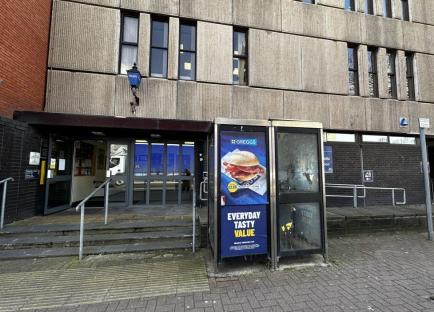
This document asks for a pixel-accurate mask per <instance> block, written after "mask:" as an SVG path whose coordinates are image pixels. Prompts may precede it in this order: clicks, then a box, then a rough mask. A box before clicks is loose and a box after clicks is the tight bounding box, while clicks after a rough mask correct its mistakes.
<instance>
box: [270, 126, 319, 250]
mask: <svg viewBox="0 0 434 312" xmlns="http://www.w3.org/2000/svg"><path fill="white" fill-rule="evenodd" d="M275 140H276V142H275V144H276V182H277V189H276V190H277V219H278V223H277V226H278V227H277V231H278V235H277V239H278V242H279V243H278V250H279V254H281V255H294V254H302V253H305V252H308V251H311V252H312V251H318V250H321V248H322V246H323V242H322V237H323V236H322V231H323V230H324V229H322V222H321V220H322V218H323V216H322V213H323V209H321V208H322V207H321V205H322V198H321V197H322V195H321V191H320V190H321V188H322V185H320V184H321V183H320V181H321V179H320V176H321V175H322V172H321V170H322V169H321V167H320V166H319V163H320V162H319V159H321V158H320V151H319V148H318V147H319V146H320V131H319V130H318V129H297V128H283V127H282V128H279V127H278V128H276V135H275Z"/></svg>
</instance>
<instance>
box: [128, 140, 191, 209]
mask: <svg viewBox="0 0 434 312" xmlns="http://www.w3.org/2000/svg"><path fill="white" fill-rule="evenodd" d="M194 155H195V146H194V143H193V142H182V143H180V142H150V141H147V140H136V141H135V142H134V160H133V162H134V167H133V182H132V203H131V204H132V205H134V206H149V205H163V206H165V205H178V206H180V205H182V204H190V203H191V201H192V200H193V187H194V186H193V177H194V162H195V161H194V160H195V157H194Z"/></svg>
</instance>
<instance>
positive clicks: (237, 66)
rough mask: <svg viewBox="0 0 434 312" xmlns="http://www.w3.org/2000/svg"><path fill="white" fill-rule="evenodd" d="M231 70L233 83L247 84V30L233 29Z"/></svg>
mask: <svg viewBox="0 0 434 312" xmlns="http://www.w3.org/2000/svg"><path fill="white" fill-rule="evenodd" d="M233 40H234V46H233V50H234V51H233V72H232V77H233V78H232V79H233V83H234V84H238V85H244V86H245V85H247V58H248V54H247V46H248V45H247V31H241V30H236V31H234V36H233Z"/></svg>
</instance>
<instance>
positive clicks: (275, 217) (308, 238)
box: [207, 118, 327, 271]
mask: <svg viewBox="0 0 434 312" xmlns="http://www.w3.org/2000/svg"><path fill="white" fill-rule="evenodd" d="M208 142H209V144H208V184H209V185H208V188H207V189H208V209H209V213H208V224H209V229H208V231H209V241H210V245H211V250H212V254H213V260H214V268H215V270H216V271H218V265H219V264H220V263H221V262H222V260H223V259H225V258H231V257H240V256H247V255H266V256H267V257H268V259H269V260H270V262H271V267H272V269H276V268H277V266H278V263H279V260H280V259H281V258H284V257H296V256H303V255H308V254H323V255H324V258H325V259H327V237H326V233H327V229H326V214H325V184H324V170H323V163H324V160H323V130H322V124H321V123H318V122H311V121H299V120H240V119H226V118H218V119H216V120H215V123H214V131H213V133H212V134H211V135H210V138H209V140H208ZM282 142H284V143H282ZM291 144H292V145H291ZM279 146H280V147H279ZM293 146H295V147H294V148H293ZM236 150H245V151H250V152H252V153H253V154H255V155H256V156H257V159H258V160H259V165H258V166H259V167H261V168H262V169H261V170H260V172H261V174H260V175H259V176H260V177H255V178H253V179H252V180H249V181H240V180H238V179H237V177H236V176H235V177H234V176H232V175H230V174H227V167H224V166H227V165H226V164H227V163H228V162H229V163H230V161H227V159H228V158H227V157H230V155H231V154H232V153H233V152H234V151H236ZM222 159H223V161H222ZM279 161H280V163H279ZM222 164H223V167H224V168H223V171H222ZM301 167H303V168H304V170H300V168H301ZM306 168H307V169H306ZM256 169H257V168H256ZM265 181H266V186H265V188H264V183H265ZM223 186H224V187H223ZM245 189H247V190H245ZM264 212H265V215H264ZM222 215H224V216H225V219H224V220H222ZM243 217H244V219H243ZM228 220H231V221H228ZM233 220H235V221H233ZM236 220H238V221H236ZM282 220H283V221H282ZM240 221H241V222H242V223H241V222H240ZM244 221H245V222H244ZM264 222H265V225H264ZM245 224H247V226H245ZM223 231H224V233H222V232H223ZM225 233H230V234H225ZM264 235H265V236H264Z"/></svg>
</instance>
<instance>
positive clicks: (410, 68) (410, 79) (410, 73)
mask: <svg viewBox="0 0 434 312" xmlns="http://www.w3.org/2000/svg"><path fill="white" fill-rule="evenodd" d="M405 62H406V65H407V70H406V71H407V73H406V77H407V86H406V88H407V97H408V99H409V100H412V101H414V100H415V99H416V92H415V88H414V65H413V64H414V53H411V52H406V53H405Z"/></svg>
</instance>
